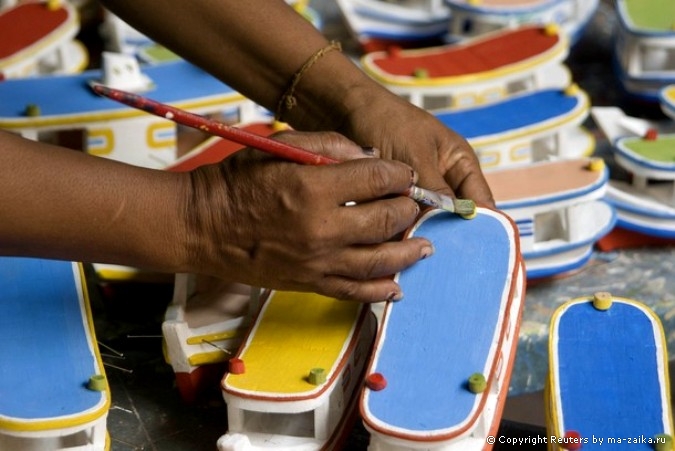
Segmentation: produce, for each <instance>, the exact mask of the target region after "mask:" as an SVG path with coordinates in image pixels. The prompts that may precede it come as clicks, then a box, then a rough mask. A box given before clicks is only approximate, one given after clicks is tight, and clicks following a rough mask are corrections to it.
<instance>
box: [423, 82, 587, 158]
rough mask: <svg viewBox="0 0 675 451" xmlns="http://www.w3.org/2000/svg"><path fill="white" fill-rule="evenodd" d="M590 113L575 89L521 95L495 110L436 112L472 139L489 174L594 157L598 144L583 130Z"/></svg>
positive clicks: (488, 107) (582, 95) (495, 106)
mask: <svg viewBox="0 0 675 451" xmlns="http://www.w3.org/2000/svg"><path fill="white" fill-rule="evenodd" d="M589 110H590V104H589V100H588V96H587V95H586V93H584V92H583V91H582V90H580V89H579V88H578V87H577V86H576V85H571V86H570V87H568V88H567V89H564V90H560V89H547V90H541V91H536V92H530V93H521V94H516V95H513V96H511V97H509V98H506V99H503V100H501V101H499V102H495V103H492V104H489V105H481V106H476V107H471V108H463V109H460V110H436V111H432V112H433V114H434V115H435V116H436V117H437V118H438V119H439V120H440V121H441V122H443V123H444V124H446V125H447V126H448V127H450V128H452V129H453V130H455V131H456V132H457V133H459V134H460V135H461V136H463V137H465V138H466V139H467V141H468V142H469V143H470V144H471V146H472V147H473V148H474V149H475V151H476V153H477V154H478V158H479V160H480V163H481V166H482V167H483V168H484V169H486V170H488V169H493V168H497V167H507V166H516V165H522V164H527V163H531V162H535V161H542V160H546V159H550V158H557V157H560V158H579V157H582V156H588V155H590V154H591V153H593V151H594V149H595V139H594V138H593V136H592V135H591V134H590V133H588V132H587V131H585V130H584V129H583V128H582V127H581V124H582V123H583V121H584V120H585V119H586V117H587V116H588V114H589Z"/></svg>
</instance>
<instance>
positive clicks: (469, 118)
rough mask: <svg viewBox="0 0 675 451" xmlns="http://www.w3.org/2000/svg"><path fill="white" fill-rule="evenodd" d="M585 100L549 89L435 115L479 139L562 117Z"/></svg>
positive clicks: (466, 135) (466, 134) (460, 132)
mask: <svg viewBox="0 0 675 451" xmlns="http://www.w3.org/2000/svg"><path fill="white" fill-rule="evenodd" d="M582 99H583V97H580V96H572V95H566V94H565V93H564V92H563V91H561V90H558V89H549V90H542V91H538V92H534V93H529V94H524V95H519V96H514V97H509V98H507V99H505V100H503V101H501V102H498V103H494V104H489V105H484V106H478V107H472V108H467V109H462V110H444V111H438V112H434V115H435V116H436V117H437V118H438V119H439V120H440V121H441V122H443V124H445V125H446V126H448V127H450V128H452V129H453V130H455V131H456V132H457V133H459V134H460V135H461V136H463V137H465V138H467V139H475V138H480V137H483V136H491V135H496V134H500V133H504V132H510V131H513V130H515V129H524V128H528V127H533V126H537V125H539V124H542V123H543V122H545V121H552V120H560V119H562V118H564V117H565V116H567V115H570V114H572V113H573V112H574V111H575V110H577V109H578V108H579V107H580V103H581V102H582Z"/></svg>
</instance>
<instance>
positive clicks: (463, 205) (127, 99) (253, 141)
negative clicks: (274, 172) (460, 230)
mask: <svg viewBox="0 0 675 451" xmlns="http://www.w3.org/2000/svg"><path fill="white" fill-rule="evenodd" d="M92 89H93V90H94V92H96V93H97V94H99V95H101V96H104V97H108V98H110V99H112V100H115V101H117V102H120V103H123V104H125V105H129V106H131V107H133V108H136V109H139V110H142V111H146V112H148V113H151V114H154V115H155V116H159V117H163V118H165V119H169V120H171V121H173V122H176V123H178V124H182V125H186V126H188V127H192V128H196V129H198V130H201V131H203V132H205V133H208V134H210V135H215V136H220V137H221V138H225V139H229V140H230V141H234V142H236V143H239V144H242V145H244V146H247V147H253V148H255V149H258V150H262V151H264V152H266V153H269V154H271V155H274V156H276V157H279V158H283V159H285V160H289V161H294V162H296V163H302V164H310V165H324V164H334V163H339V162H340V161H339V160H336V159H334V158H330V157H326V156H323V155H319V154H316V153H314V152H311V151H309V150H306V149H302V148H300V147H296V146H293V145H290V144H286V143H283V142H281V141H276V140H274V139H271V138H268V137H265V136H260V135H256V134H255V133H251V132H249V131H246V130H242V129H240V128H237V127H233V126H230V125H227V124H224V123H222V122H218V121H215V120H212V119H208V118H206V117H204V116H200V115H198V114H194V113H190V112H188V111H185V110H181V109H180V108H176V107H172V106H170V105H166V104H163V103H160V102H157V101H155V100H152V99H148V98H146V97H143V96H140V95H138V94H133V93H130V92H126V91H122V90H119V89H113V88H109V87H107V86H104V85H101V84H98V83H94V84H92ZM403 195H405V196H408V197H410V198H412V199H414V200H416V201H417V202H420V203H422V204H424V205H428V206H430V207H434V208H440V209H442V210H446V211H449V212H451V213H457V214H459V215H461V216H463V217H467V218H470V217H473V216H474V215H475V213H476V204H475V203H474V201H472V200H468V199H456V198H452V197H449V196H446V195H443V194H440V193H437V192H434V191H431V190H427V189H424V188H420V187H419V186H412V187H411V188H409V189H408V191H406V192H405V193H403Z"/></svg>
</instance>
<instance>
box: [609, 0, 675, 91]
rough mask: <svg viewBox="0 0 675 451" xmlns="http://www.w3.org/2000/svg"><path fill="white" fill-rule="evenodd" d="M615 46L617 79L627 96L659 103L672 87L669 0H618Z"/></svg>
mask: <svg viewBox="0 0 675 451" xmlns="http://www.w3.org/2000/svg"><path fill="white" fill-rule="evenodd" d="M616 10H617V16H618V19H619V20H618V25H617V27H616V28H617V31H616V34H617V37H616V40H615V46H614V57H615V68H616V73H617V77H618V79H619V81H620V83H621V85H622V87H623V89H624V90H625V91H626V93H627V94H629V95H631V96H633V97H636V98H638V99H642V100H645V101H648V102H654V103H656V102H657V101H658V93H659V90H660V89H661V88H662V87H664V86H666V85H668V84H672V83H675V30H673V17H675V4H674V3H673V2H671V1H668V0H617V2H616Z"/></svg>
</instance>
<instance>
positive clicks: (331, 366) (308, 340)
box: [218, 291, 376, 451]
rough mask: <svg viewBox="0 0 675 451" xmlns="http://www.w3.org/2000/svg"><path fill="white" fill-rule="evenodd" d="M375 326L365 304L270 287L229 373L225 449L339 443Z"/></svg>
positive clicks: (311, 447) (225, 382)
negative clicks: (267, 295)
mask: <svg viewBox="0 0 675 451" xmlns="http://www.w3.org/2000/svg"><path fill="white" fill-rule="evenodd" d="M375 327H376V325H375V319H374V316H373V315H372V313H371V312H370V309H369V308H368V306H367V304H361V303H355V302H346V301H340V300H337V299H332V298H327V297H324V296H320V295H317V294H311V293H293V292H279V291H274V292H271V293H270V295H269V297H268V298H267V299H266V300H265V301H264V303H263V304H262V307H261V309H260V312H259V313H258V316H257V318H256V320H255V322H254V325H253V327H252V328H251V330H250V333H249V335H248V337H247V338H246V339H245V341H244V344H243V345H242V347H241V348H240V350H239V352H238V353H237V355H236V357H234V358H233V359H232V360H230V372H229V373H228V374H227V375H226V376H225V377H224V378H223V382H222V389H223V396H224V398H225V402H226V403H227V417H228V423H229V430H228V433H227V434H225V435H223V436H222V437H221V438H220V439H219V440H218V448H219V450H220V451H248V450H262V449H284V450H289V451H292V450H319V449H321V450H323V449H340V446H341V444H342V442H343V440H344V439H345V436H346V434H348V433H349V431H350V426H351V425H353V422H354V421H355V420H356V416H355V415H356V412H357V411H356V408H355V407H356V399H357V396H356V394H357V390H358V389H359V388H360V387H361V382H362V381H363V369H364V367H365V363H366V362H367V360H368V354H369V352H370V347H371V345H372V341H373V337H374V333H375Z"/></svg>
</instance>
